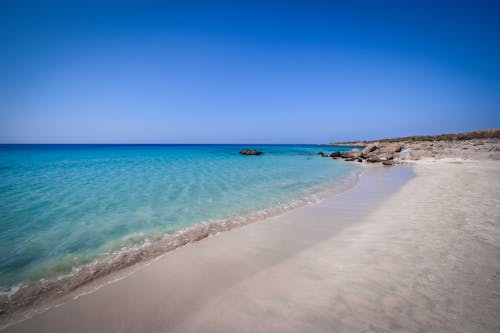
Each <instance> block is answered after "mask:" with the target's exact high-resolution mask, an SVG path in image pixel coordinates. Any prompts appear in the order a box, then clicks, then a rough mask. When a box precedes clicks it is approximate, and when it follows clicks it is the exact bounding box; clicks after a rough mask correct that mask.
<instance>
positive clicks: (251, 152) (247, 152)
mask: <svg viewBox="0 0 500 333" xmlns="http://www.w3.org/2000/svg"><path fill="white" fill-rule="evenodd" d="M240 154H241V155H261V154H262V152H261V151H258V150H255V149H249V148H244V149H242V150H240Z"/></svg>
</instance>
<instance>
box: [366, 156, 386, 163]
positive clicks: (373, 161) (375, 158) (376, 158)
mask: <svg viewBox="0 0 500 333" xmlns="http://www.w3.org/2000/svg"><path fill="white" fill-rule="evenodd" d="M366 161H367V162H370V163H378V162H381V161H382V160H381V159H380V158H379V157H378V156H372V157H370V158H368V159H367V160H366Z"/></svg>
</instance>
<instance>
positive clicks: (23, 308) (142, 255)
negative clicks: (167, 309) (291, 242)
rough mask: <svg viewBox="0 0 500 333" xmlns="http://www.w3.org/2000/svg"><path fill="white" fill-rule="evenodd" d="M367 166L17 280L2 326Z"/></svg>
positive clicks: (304, 201) (319, 192) (312, 197)
mask: <svg viewBox="0 0 500 333" xmlns="http://www.w3.org/2000/svg"><path fill="white" fill-rule="evenodd" d="M339 162H340V161H339ZM341 163H344V162H341ZM367 167H368V166H361V165H359V166H356V168H353V171H352V172H351V173H350V174H348V175H346V176H344V177H343V178H342V179H338V180H335V181H333V183H335V184H333V183H332V185H331V186H328V187H327V188H323V189H319V186H318V187H317V188H312V189H311V191H312V192H311V193H309V194H308V195H306V196H305V197H302V198H299V199H294V200H292V201H290V202H288V201H287V202H286V203H284V204H280V205H279V206H273V207H268V208H265V209H261V210H258V211H255V212H252V213H250V214H247V215H242V216H237V217H230V218H226V219H222V220H215V221H207V222H200V223H196V224H194V225H192V226H189V227H186V228H184V229H181V230H179V231H177V232H175V233H173V234H165V235H163V236H162V237H161V238H159V239H157V240H155V241H153V242H144V243H142V244H140V245H138V246H133V247H131V248H126V249H123V250H121V251H118V252H116V253H112V254H110V255H109V256H107V257H106V258H105V259H104V260H95V261H93V262H91V263H89V264H87V265H83V266H81V267H77V268H75V269H74V270H73V271H72V272H71V273H68V274H64V275H61V276H59V277H57V278H52V279H48V280H44V281H42V282H39V283H29V284H21V285H18V286H16V288H13V290H11V291H10V292H5V293H3V294H0V330H1V329H3V328H5V327H8V326H10V325H12V324H13V323H16V322H18V318H24V319H22V320H25V319H26V318H30V317H31V316H32V315H33V314H39V313H43V312H45V311H46V310H48V309H50V308H52V307H57V306H60V305H61V304H64V303H66V302H68V301H69V300H71V299H74V298H78V297H79V296H80V295H85V294H88V293H92V292H93V291H95V290H97V289H99V288H101V287H103V286H105V285H107V284H109V283H112V282H115V281H117V280H121V279H122V278H125V277H126V276H128V275H129V274H131V272H134V271H136V270H138V269H140V268H141V267H143V266H147V265H149V264H150V263H151V262H153V261H155V260H157V259H159V258H160V257H162V256H163V255H165V254H167V253H169V252H171V251H174V250H176V249H178V248H181V247H183V246H186V245H189V244H192V243H196V242H198V241H201V240H203V239H205V238H209V237H213V236H217V235H218V234H219V233H221V232H228V231H231V230H233V229H236V228H240V227H243V226H246V225H249V224H252V223H258V222H263V221H265V220H267V219H270V218H273V217H276V216H280V215H284V214H286V213H288V212H290V211H293V210H296V209H301V208H303V207H308V206H314V205H316V204H318V203H320V202H322V201H324V200H329V199H331V198H334V197H335V196H337V195H339V194H341V193H343V192H345V191H349V190H350V189H352V188H354V187H355V186H356V185H357V184H358V183H359V180H360V177H362V175H363V173H364V172H365V170H366V168H367Z"/></svg>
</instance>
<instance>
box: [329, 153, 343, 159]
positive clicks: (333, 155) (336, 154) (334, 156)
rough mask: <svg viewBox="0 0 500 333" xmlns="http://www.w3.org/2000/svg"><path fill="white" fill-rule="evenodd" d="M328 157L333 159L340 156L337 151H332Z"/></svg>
mask: <svg viewBox="0 0 500 333" xmlns="http://www.w3.org/2000/svg"><path fill="white" fill-rule="evenodd" d="M330 157H333V158H336V157H342V154H341V153H340V152H339V151H334V152H333V153H331V154H330Z"/></svg>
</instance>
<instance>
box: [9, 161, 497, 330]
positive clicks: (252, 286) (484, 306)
mask: <svg viewBox="0 0 500 333" xmlns="http://www.w3.org/2000/svg"><path fill="white" fill-rule="evenodd" d="M407 172H408V169H407V168H400V167H398V168H382V167H375V168H369V169H368V170H367V172H366V173H365V174H364V175H363V177H362V178H361V181H360V184H359V185H358V186H356V187H355V188H354V189H352V190H350V191H347V192H346V193H343V194H341V195H339V196H337V197H336V198H333V199H329V200H326V201H324V202H322V203H320V204H317V205H314V206H310V207H304V208H300V209H297V210H294V211H291V212H289V213H287V214H284V215H282V216H278V217H274V218H270V219H268V220H266V221H263V222H259V223H254V224H251V225H248V226H245V227H243V228H240V229H235V230H232V231H230V232H226V233H222V234H220V235H218V236H215V237H210V238H207V239H204V240H202V241H200V242H197V243H194V244H191V245H188V246H185V247H182V248H180V249H177V250H175V251H172V252H169V253H167V254H165V255H164V256H162V257H161V258H160V259H158V260H156V261H155V262H153V263H152V264H151V265H149V266H146V267H143V268H142V269H140V270H139V271H137V272H135V273H134V274H132V275H130V276H128V277H126V278H124V279H122V280H120V281H118V282H115V283H113V284H110V285H107V286H104V287H103V288H101V289H99V290H97V291H96V292H94V293H92V294H88V295H84V296H81V297H79V298H78V299H76V300H73V301H71V302H68V303H66V304H64V305H62V306H60V307H57V308H53V309H51V310H49V311H47V312H44V313H42V314H40V315H37V316H35V317H33V318H31V319H28V320H26V321H24V322H22V323H20V324H17V325H14V326H11V327H8V328H7V329H6V330H5V331H6V332H272V331H277V332H369V331H373V332H397V331H408V332H419V331H421V332H499V331H500V162H491V161H490V162H487V161H482V162H477V161H466V162H460V164H458V163H450V162H449V161H438V162H430V161H429V162H422V161H419V162H418V163H417V164H416V165H415V166H414V172H415V173H416V177H414V178H412V179H411V180H409V181H408V182H407V183H406V184H404V185H403V186H402V187H401V188H400V189H398V190H397V191H396V190H395V189H396V188H397V186H398V183H400V182H401V178H403V179H404V178H405V177H406V175H407Z"/></svg>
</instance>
